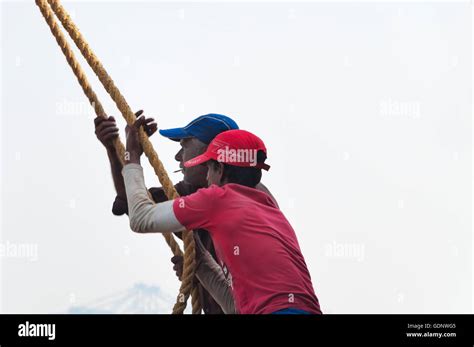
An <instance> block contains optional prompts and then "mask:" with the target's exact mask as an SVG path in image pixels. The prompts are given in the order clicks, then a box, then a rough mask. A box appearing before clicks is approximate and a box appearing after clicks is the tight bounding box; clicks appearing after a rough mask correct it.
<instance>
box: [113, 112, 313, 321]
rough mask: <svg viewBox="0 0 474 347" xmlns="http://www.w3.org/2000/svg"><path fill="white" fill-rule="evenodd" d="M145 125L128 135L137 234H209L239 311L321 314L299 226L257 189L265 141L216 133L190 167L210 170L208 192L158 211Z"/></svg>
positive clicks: (126, 173) (126, 171)
mask: <svg viewBox="0 0 474 347" xmlns="http://www.w3.org/2000/svg"><path fill="white" fill-rule="evenodd" d="M144 124H145V119H144V118H139V119H138V120H137V122H136V123H135V125H134V126H131V127H130V126H127V130H126V132H127V152H128V154H129V156H128V159H129V160H128V162H127V164H126V165H125V166H124V168H123V171H122V174H123V177H124V182H125V188H126V193H127V201H128V207H129V217H130V227H131V228H132V230H133V231H135V232H138V233H151V232H169V231H172V232H179V231H183V230H185V229H189V230H192V229H199V228H204V229H206V230H208V232H209V234H210V235H211V237H212V240H213V242H214V245H215V248H216V253H217V256H218V259H219V263H220V266H221V267H222V269H223V273H224V275H225V276H226V280H227V284H228V286H229V288H230V290H231V292H232V295H233V298H234V301H235V311H236V312H237V313H241V314H268V313H300V314H303V313H313V314H320V313H321V310H320V307H319V302H318V299H317V297H316V295H315V293H314V290H313V286H312V283H311V277H310V274H309V271H308V269H307V266H306V263H305V261H304V258H303V255H302V254H301V250H300V247H299V245H298V241H297V239H296V235H295V232H294V230H293V228H292V227H291V225H290V224H289V222H288V221H287V219H286V218H285V216H284V215H283V213H282V212H281V211H280V210H279V209H278V206H277V205H276V203H275V202H274V200H273V199H272V198H271V197H270V196H269V195H268V194H266V193H264V192H262V191H259V190H257V189H255V187H256V185H257V184H258V183H259V182H260V179H261V177H262V171H261V170H262V169H264V170H268V169H269V166H268V165H267V164H265V159H266V148H265V145H264V143H263V142H262V140H260V139H259V138H258V137H257V136H255V135H253V134H251V133H249V132H247V131H244V130H229V131H226V132H223V133H221V134H219V135H217V136H216V137H215V138H214V140H212V141H211V143H210V144H209V146H208V148H207V150H206V152H205V153H203V154H202V155H200V156H197V157H195V158H193V159H191V160H188V161H186V162H185V163H184V166H185V167H194V166H196V165H207V168H208V174H207V181H208V185H209V187H208V188H203V189H200V190H198V191H197V192H196V193H194V194H191V195H188V196H186V197H180V198H178V199H175V200H173V201H167V202H163V203H159V204H156V205H154V204H153V202H152V201H151V200H150V199H149V197H148V195H147V190H146V187H145V183H144V178H143V169H142V167H141V166H140V156H141V154H142V149H141V145H140V143H139V140H138V129H139V128H140V127H141V126H143V125H144ZM237 225H238V228H235V226H237ZM198 246H199V245H198ZM198 248H199V247H198ZM211 294H212V290H211Z"/></svg>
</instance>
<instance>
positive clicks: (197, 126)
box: [160, 113, 239, 145]
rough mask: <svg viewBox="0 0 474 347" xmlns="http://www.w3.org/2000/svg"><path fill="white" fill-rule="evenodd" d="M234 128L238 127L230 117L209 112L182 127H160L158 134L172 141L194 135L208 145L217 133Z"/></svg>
mask: <svg viewBox="0 0 474 347" xmlns="http://www.w3.org/2000/svg"><path fill="white" fill-rule="evenodd" d="M235 129H239V126H238V125H237V123H236V122H234V121H233V120H232V119H231V118H229V117H227V116H224V115H222V114H216V113H209V114H206V115H204V116H200V117H197V118H196V119H195V120H193V121H192V122H191V123H189V124H188V125H186V126H185V127H184V128H173V129H162V130H160V134H161V135H163V136H164V137H167V138H169V139H171V140H173V141H179V140H181V139H186V138H190V137H195V138H197V139H198V140H199V141H201V142H204V143H205V144H207V145H208V144H209V143H211V141H212V140H213V139H214V137H216V136H217V135H218V134H220V133H222V132H224V131H227V130H235Z"/></svg>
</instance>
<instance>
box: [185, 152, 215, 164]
mask: <svg viewBox="0 0 474 347" xmlns="http://www.w3.org/2000/svg"><path fill="white" fill-rule="evenodd" d="M210 159H211V158H210V157H209V156H208V155H207V154H206V153H204V154H201V155H198V156H197V157H194V158H193V159H189V160H188V161H185V162H184V167H193V166H197V165H200V164H202V163H205V162H206V161H209V160H210Z"/></svg>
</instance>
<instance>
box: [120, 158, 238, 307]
mask: <svg viewBox="0 0 474 347" xmlns="http://www.w3.org/2000/svg"><path fill="white" fill-rule="evenodd" d="M122 175H123V178H124V183H125V189H126V193H127V203H128V208H129V218H130V228H131V229H132V230H133V231H135V232H137V233H156V232H158V233H164V232H179V231H183V230H185V228H184V227H183V226H182V225H181V224H180V223H179V221H178V219H177V218H176V216H175V214H174V211H173V201H165V202H162V203H158V204H155V203H154V202H153V201H152V200H151V199H150V198H149V197H148V192H147V188H146V186H145V179H144V176H143V168H142V167H141V165H138V164H127V165H125V166H124V167H123V170H122ZM201 254H202V255H201V259H199V260H200V261H199V262H198V263H199V264H198V268H197V269H196V277H197V278H198V280H199V282H201V284H202V285H203V287H204V288H205V289H206V290H207V291H208V292H209V293H210V294H211V295H212V297H213V298H214V300H216V301H217V303H218V304H219V305H220V306H221V307H222V310H223V311H224V312H225V313H236V312H235V307H234V300H233V297H232V293H231V290H230V288H229V286H228V284H227V282H226V280H225V276H224V273H223V271H222V269H221V267H220V266H219V265H218V264H217V263H216V262H215V260H214V259H213V258H212V256H211V255H210V254H209V253H208V252H207V251H204V252H201Z"/></svg>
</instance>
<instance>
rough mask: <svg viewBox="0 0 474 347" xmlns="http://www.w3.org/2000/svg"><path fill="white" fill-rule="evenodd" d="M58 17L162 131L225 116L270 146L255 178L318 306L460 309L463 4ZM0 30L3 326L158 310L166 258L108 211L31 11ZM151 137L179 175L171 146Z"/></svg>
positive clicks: (466, 174) (465, 90) (59, 70)
mask: <svg viewBox="0 0 474 347" xmlns="http://www.w3.org/2000/svg"><path fill="white" fill-rule="evenodd" d="M64 5H65V7H66V8H67V10H69V11H70V12H71V14H72V16H73V19H74V20H75V22H76V24H77V25H78V26H79V28H80V29H81V31H82V33H83V34H84V35H85V37H86V39H87V40H88V42H89V43H90V45H91V47H92V48H93V50H94V51H95V53H96V54H97V56H98V57H99V58H100V59H101V61H102V62H103V64H104V66H105V67H106V68H107V70H108V72H109V73H110V74H111V76H112V77H113V78H114V80H115V82H116V84H117V86H118V87H119V88H120V90H121V91H122V93H123V94H124V95H125V97H126V98H127V100H128V102H129V104H130V105H131V106H132V108H133V109H135V110H138V109H140V108H143V109H144V110H145V112H146V114H148V115H150V116H155V118H156V119H157V121H158V125H159V127H161V128H168V127H176V126H184V125H185V124H187V123H188V122H189V121H190V120H192V119H193V118H194V117H196V116H199V115H202V114H205V113H210V112H215V113H223V114H226V115H229V116H231V117H233V118H234V119H235V120H236V121H237V122H238V124H239V125H240V126H241V128H244V129H247V130H250V131H252V132H255V133H256V134H258V135H259V136H260V137H261V138H262V139H263V140H264V141H265V142H266V144H267V147H268V149H269V160H268V162H269V163H270V164H271V165H272V169H271V170H270V172H268V173H265V174H264V178H263V180H264V182H265V184H266V185H267V186H268V187H269V188H270V189H271V191H272V193H273V194H274V195H275V197H276V198H277V199H278V201H279V203H280V206H281V208H282V210H283V212H284V213H285V215H286V216H287V217H288V219H289V220H290V222H291V223H292V225H293V227H294V228H295V230H296V233H297V235H298V239H299V242H300V245H301V248H302V251H303V254H304V256H305V258H306V261H307V264H308V267H309V270H310V272H311V276H312V279H313V284H314V288H315V291H316V293H317V295H318V297H319V299H320V302H321V306H322V309H323V311H324V312H326V313H415V312H417V313H418V312H419V313H435V312H436V313H464V312H472V292H473V291H472V269H473V267H472V222H471V216H472V200H471V197H472V165H471V163H472V142H471V140H472V135H471V134H472V123H471V115H472V103H471V102H472V50H471V49H472V31H471V30H472V29H471V24H472V23H471V17H472V12H471V11H472V7H471V4H470V3H469V2H458V3H424V4H423V3H415V4H413V3H389V4H386V3H376V2H373V3H357V2H355V3H296V4H295V3H285V2H280V3H271V2H266V3H253V2H245V3H200V2H194V3H178V2H146V3H139V2H112V1H109V2H92V1H89V2H86V3H85V2H65V3H64ZM0 18H1V26H0V27H1V35H0V37H1V59H2V61H1V64H0V66H1V92H0V95H1V103H2V105H1V123H0V126H1V141H0V145H1V152H0V153H1V161H0V163H1V170H0V172H1V180H0V182H1V186H0V189H1V208H0V211H1V217H0V218H1V229H0V230H1V243H0V246H1V247H2V248H0V262H1V266H0V269H1V271H0V276H1V277H0V283H1V285H0V290H1V292H0V312H3V313H24V312H31V313H57V312H77V311H80V310H74V309H72V308H73V307H75V306H81V305H82V306H85V307H89V308H90V307H92V306H100V304H98V302H102V301H101V300H106V301H107V300H109V299H110V300H115V299H113V298H115V296H114V295H117V294H116V293H129V291H130V290H132V291H133V290H138V294H137V293H135V294H133V295H130V296H127V295H128V294H127V295H122V294H120V295H121V296H120V295H119V296H120V297H121V298H122V299H120V300H122V301H124V302H125V304H123V305H125V306H127V305H128V306H127V307H130V308H128V309H124V308H123V306H120V305H119V304H118V303H117V302H115V304H113V305H110V307H112V308H108V310H109V311H110V312H142V311H147V312H148V311H152V312H156V311H158V312H163V313H166V312H169V311H170V310H171V307H172V305H173V300H174V298H175V296H176V294H177V292H178V285H179V283H178V281H177V279H176V277H175V275H174V272H173V271H172V266H171V262H170V257H171V252H170V251H169V249H168V247H167V246H166V244H165V242H164V240H163V237H162V236H161V235H137V234H134V233H132V232H131V231H130V229H129V228H128V219H127V218H126V217H115V216H113V215H112V214H111V212H110V210H111V205H112V201H113V199H114V196H115V193H114V189H113V185H112V179H111V175H110V173H109V172H110V170H109V165H108V161H107V157H106V152H105V149H104V148H103V147H102V146H101V145H100V143H99V142H98V141H97V139H96V137H95V135H94V127H93V118H94V115H93V114H92V111H91V109H90V106H89V105H88V104H87V100H86V98H85V96H84V95H83V93H82V91H81V89H80V87H79V85H78V83H77V81H76V80H75V77H74V76H73V74H72V72H71V70H70V68H69V66H68V65H67V63H66V61H65V59H64V57H63V55H62V53H61V52H60V50H59V48H58V46H57V44H56V42H55V41H54V39H53V37H52V35H51V33H50V31H49V28H48V27H47V26H46V24H45V22H44V19H43V18H42V16H41V14H40V12H39V10H38V8H37V7H36V6H35V5H34V3H33V2H2V5H1V17H0ZM76 51H77V50H76ZM80 61H81V62H83V66H84V68H85V70H86V71H87V72H88V76H89V79H90V81H91V83H92V84H93V85H94V86H95V90H96V92H97V93H98V94H99V98H100V99H101V101H102V102H103V104H104V106H105V107H106V110H107V112H108V113H110V114H112V115H115V116H116V118H120V122H121V123H120V124H121V128H122V129H123V127H124V122H123V121H122V119H121V117H120V115H119V114H118V111H117V110H116V109H115V108H114V106H113V105H112V103H111V101H110V98H109V97H108V95H106V93H105V92H104V90H103V88H102V87H101V86H99V83H98V81H97V80H96V78H95V77H94V75H93V73H92V72H91V70H90V69H89V68H88V67H87V64H86V63H85V62H84V61H83V59H82V58H80ZM122 135H123V132H122ZM123 138H124V137H123ZM152 142H153V144H154V146H155V148H156V149H157V151H158V153H159V154H160V156H161V159H162V160H163V162H164V164H165V167H166V168H167V170H168V171H169V172H171V171H174V170H176V169H177V168H178V165H177V163H176V162H174V159H173V157H174V154H175V152H176V151H177V150H178V145H177V144H176V143H174V142H171V141H169V140H167V139H165V138H162V137H160V136H159V135H155V136H154V137H153V138H152ZM143 162H144V167H145V171H146V178H147V184H148V185H149V186H156V185H157V184H158V183H157V179H156V178H155V177H154V175H153V172H152V169H151V167H150V166H149V165H148V163H147V161H146V160H144V161H143ZM171 177H172V179H173V180H174V181H175V182H177V181H178V180H179V179H180V177H181V175H180V174H171ZM150 292H151V293H152V295H156V296H158V297H159V298H160V299H159V300H162V301H163V303H160V305H158V306H159V307H158V308H156V309H155V306H153V304H149V303H148V301H146V300H145V299H142V298H143V297H148V298H150V296H149V295H148V294H149V293H150ZM147 293H148V294H147ZM141 295H142V296H141ZM147 295H148V296H147ZM123 297H124V298H125V299H123ZM104 298H105V299H104ZM157 300H158V299H157ZM122 301H121V302H122ZM151 301H152V302H154V303H156V301H155V300H154V299H153V300H151ZM91 302H92V303H93V304H88V303H91ZM144 303H145V304H144ZM134 305H135V306H134ZM150 305H151V306H150ZM143 306H145V308H143ZM117 307H119V308H117ZM140 307H141V308H140ZM101 310H105V309H104V308H101ZM86 311H87V309H86ZM89 311H90V312H94V308H93V307H92V308H90V310H89ZM89 311H88V312H89Z"/></svg>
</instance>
